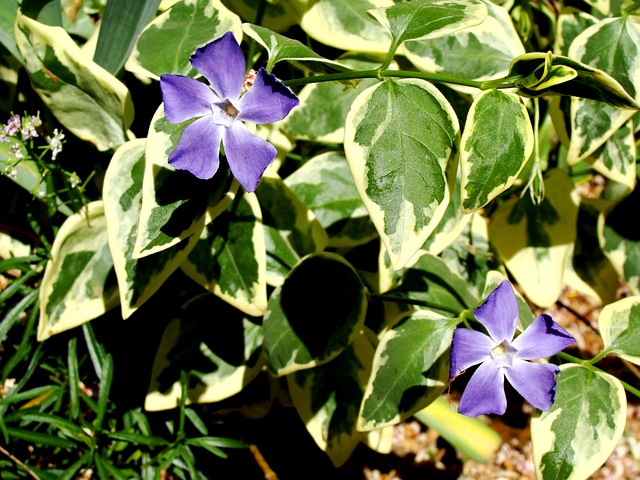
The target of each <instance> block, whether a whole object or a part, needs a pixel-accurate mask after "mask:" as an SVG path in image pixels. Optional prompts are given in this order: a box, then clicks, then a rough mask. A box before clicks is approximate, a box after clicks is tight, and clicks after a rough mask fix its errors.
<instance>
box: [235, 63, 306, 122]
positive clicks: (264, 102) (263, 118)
mask: <svg viewBox="0 0 640 480" xmlns="http://www.w3.org/2000/svg"><path fill="white" fill-rule="evenodd" d="M299 103H300V101H299V100H298V97H296V96H295V94H294V93H293V92H292V91H291V90H289V88H288V87H286V86H285V85H284V83H282V82H281V81H280V80H278V79H277V78H276V77H275V76H274V75H271V74H270V73H267V71H266V70H265V69H264V68H261V69H260V70H258V74H257V75H256V79H255V81H254V83H253V86H252V87H251V88H250V89H249V91H248V92H247V93H245V94H244V95H243V96H242V98H241V99H240V101H239V102H238V110H240V115H239V117H238V118H240V119H241V120H247V121H249V122H252V123H260V124H263V123H273V122H277V121H278V120H282V119H283V118H284V117H286V116H287V115H288V114H289V112H290V111H291V109H292V108H293V107H295V106H296V105H298V104H299Z"/></svg>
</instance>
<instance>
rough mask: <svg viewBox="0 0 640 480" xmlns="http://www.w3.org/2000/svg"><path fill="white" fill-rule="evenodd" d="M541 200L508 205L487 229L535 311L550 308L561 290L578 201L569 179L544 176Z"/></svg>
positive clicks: (556, 172)
mask: <svg viewBox="0 0 640 480" xmlns="http://www.w3.org/2000/svg"><path fill="white" fill-rule="evenodd" d="M544 189H545V192H546V193H545V195H546V196H545V198H544V200H543V201H542V203H541V204H540V205H535V204H533V202H532V201H531V198H530V196H529V195H525V196H524V197H522V199H517V198H513V199H509V200H507V201H506V202H504V203H503V204H502V205H500V206H499V207H498V209H497V210H496V211H495V213H494V214H493V217H492V221H491V223H489V238H490V240H491V242H492V243H493V245H494V246H495V248H496V250H497V251H498V253H499V254H500V256H501V257H502V259H503V260H504V261H505V263H506V266H507V269H508V270H509V272H511V274H512V275H513V276H514V278H515V279H516V281H517V282H518V284H519V285H521V286H522V288H523V290H524V292H525V294H526V295H527V297H528V298H529V299H530V300H531V301H532V302H533V303H535V304H536V305H538V306H540V307H548V306H550V305H553V304H554V303H555V301H556V300H557V299H558V296H559V295H560V292H561V290H562V287H563V285H564V279H563V274H564V270H565V268H564V266H565V264H566V261H567V257H568V255H569V254H570V253H571V249H572V247H573V244H574V242H575V239H576V221H577V217H578V198H577V194H576V193H575V191H574V185H573V182H572V181H571V179H570V178H569V177H568V176H567V175H566V174H565V173H564V172H563V171H561V170H558V169H554V170H550V171H549V173H548V175H547V177H546V178H545V180H544Z"/></svg>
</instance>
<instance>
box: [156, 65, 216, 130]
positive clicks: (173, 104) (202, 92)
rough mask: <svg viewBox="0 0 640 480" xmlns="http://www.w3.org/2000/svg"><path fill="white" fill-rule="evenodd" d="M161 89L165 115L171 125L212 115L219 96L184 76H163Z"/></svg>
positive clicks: (203, 85) (200, 83) (202, 84)
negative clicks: (212, 107) (212, 109)
mask: <svg viewBox="0 0 640 480" xmlns="http://www.w3.org/2000/svg"><path fill="white" fill-rule="evenodd" d="M160 89H161V90H162V101H163V102H164V115H165V117H167V120H169V122H171V123H180V122H184V121H185V120H189V119H190V118H194V117H202V116H203V115H207V114H210V113H211V104H212V103H213V102H219V101H220V99H219V98H218V96H217V95H216V94H215V93H214V92H213V90H211V89H210V88H209V87H208V86H207V85H205V84H204V83H202V82H199V81H198V80H195V79H193V78H189V77H185V76H184V75H169V74H167V75H162V76H161V77H160Z"/></svg>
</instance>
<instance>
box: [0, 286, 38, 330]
mask: <svg viewBox="0 0 640 480" xmlns="http://www.w3.org/2000/svg"><path fill="white" fill-rule="evenodd" d="M37 300H38V290H32V291H31V292H29V293H28V294H27V295H25V296H24V298H22V299H21V300H20V301H19V302H18V303H17V304H15V305H14V306H13V307H12V308H11V310H9V311H8V312H7V313H6V315H5V317H4V318H3V319H2V321H0V343H3V342H4V341H5V340H6V338H7V335H8V334H9V330H11V327H13V326H14V325H15V324H16V323H17V322H18V320H20V317H21V316H22V315H23V314H24V313H25V312H26V310H27V309H28V308H29V307H30V306H31V305H32V304H34V303H35V302H36V301H37Z"/></svg>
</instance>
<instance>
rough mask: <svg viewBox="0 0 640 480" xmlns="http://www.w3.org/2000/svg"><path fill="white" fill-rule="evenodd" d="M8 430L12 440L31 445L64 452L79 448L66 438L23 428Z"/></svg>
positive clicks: (8, 428) (7, 428) (10, 428)
mask: <svg viewBox="0 0 640 480" xmlns="http://www.w3.org/2000/svg"><path fill="white" fill-rule="evenodd" d="M6 430H7V432H8V433H9V436H10V437H11V438H14V439H16V440H24V441H25V442H29V443H31V444H35V445H44V446H48V447H54V448H61V449H64V450H70V449H76V448H78V445H77V444H76V443H75V442H73V441H72V440H68V439H66V438H64V437H57V436H54V435H49V434H47V433H40V432H34V431H33V430H25V429H22V428H13V427H6Z"/></svg>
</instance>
